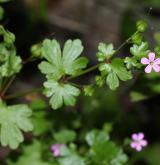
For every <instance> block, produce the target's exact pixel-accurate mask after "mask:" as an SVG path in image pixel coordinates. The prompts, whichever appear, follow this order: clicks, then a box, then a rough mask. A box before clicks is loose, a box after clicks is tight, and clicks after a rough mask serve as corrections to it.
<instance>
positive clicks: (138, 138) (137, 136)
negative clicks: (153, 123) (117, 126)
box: [130, 132, 148, 151]
mask: <svg viewBox="0 0 160 165" xmlns="http://www.w3.org/2000/svg"><path fill="white" fill-rule="evenodd" d="M147 144H148V142H147V140H145V139H144V133H141V132H140V133H134V134H132V142H131V144H130V146H131V148H133V149H135V150H136V151H141V150H142V148H143V147H146V146H147Z"/></svg>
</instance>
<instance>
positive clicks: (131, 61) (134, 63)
mask: <svg viewBox="0 0 160 165" xmlns="http://www.w3.org/2000/svg"><path fill="white" fill-rule="evenodd" d="M124 62H125V63H126V67H127V69H132V68H133V67H136V66H138V63H137V60H136V59H135V58H134V57H126V58H125V59H124Z"/></svg>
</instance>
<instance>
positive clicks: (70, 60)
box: [39, 39, 87, 109]
mask: <svg viewBox="0 0 160 165" xmlns="http://www.w3.org/2000/svg"><path fill="white" fill-rule="evenodd" d="M82 51H83V46H82V44H81V41H80V40H78V39H77V40H73V41H72V40H68V41H67V42H66V43H65V45H64V49H63V52H61V49H60V45H59V43H58V42H57V41H56V40H48V39H47V40H45V41H44V42H43V47H42V55H43V57H44V58H45V59H46V60H47V61H43V62H41V64H40V65H39V69H40V70H41V72H42V73H44V74H46V77H47V79H48V80H47V82H45V83H44V86H45V88H46V91H45V93H46V96H48V97H51V96H52V97H51V99H50V105H51V106H52V108H53V109H58V108H60V107H61V106H62V105H63V103H64V104H65V105H74V104H75V101H76V100H75V98H74V96H78V95H79V94H80V91H79V89H77V88H76V87H74V86H72V85H70V84H67V83H65V76H68V75H70V76H76V75H78V74H79V73H80V72H81V71H82V69H83V68H85V67H86V65H87V59H86V58H85V57H80V58H78V57H79V56H80V54H81V53H82Z"/></svg>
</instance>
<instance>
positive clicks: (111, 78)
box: [106, 72, 119, 90]
mask: <svg viewBox="0 0 160 165" xmlns="http://www.w3.org/2000/svg"><path fill="white" fill-rule="evenodd" d="M106 83H107V84H108V85H109V88H110V89H112V90H115V89H116V88H117V87H119V80H118V77H117V75H116V73H114V72H111V73H109V74H108V76H107V79H106Z"/></svg>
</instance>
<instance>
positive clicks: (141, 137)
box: [138, 132, 144, 140]
mask: <svg viewBox="0 0 160 165" xmlns="http://www.w3.org/2000/svg"><path fill="white" fill-rule="evenodd" d="M143 138H144V133H142V132H140V133H139V134H138V140H142V139H143Z"/></svg>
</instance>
